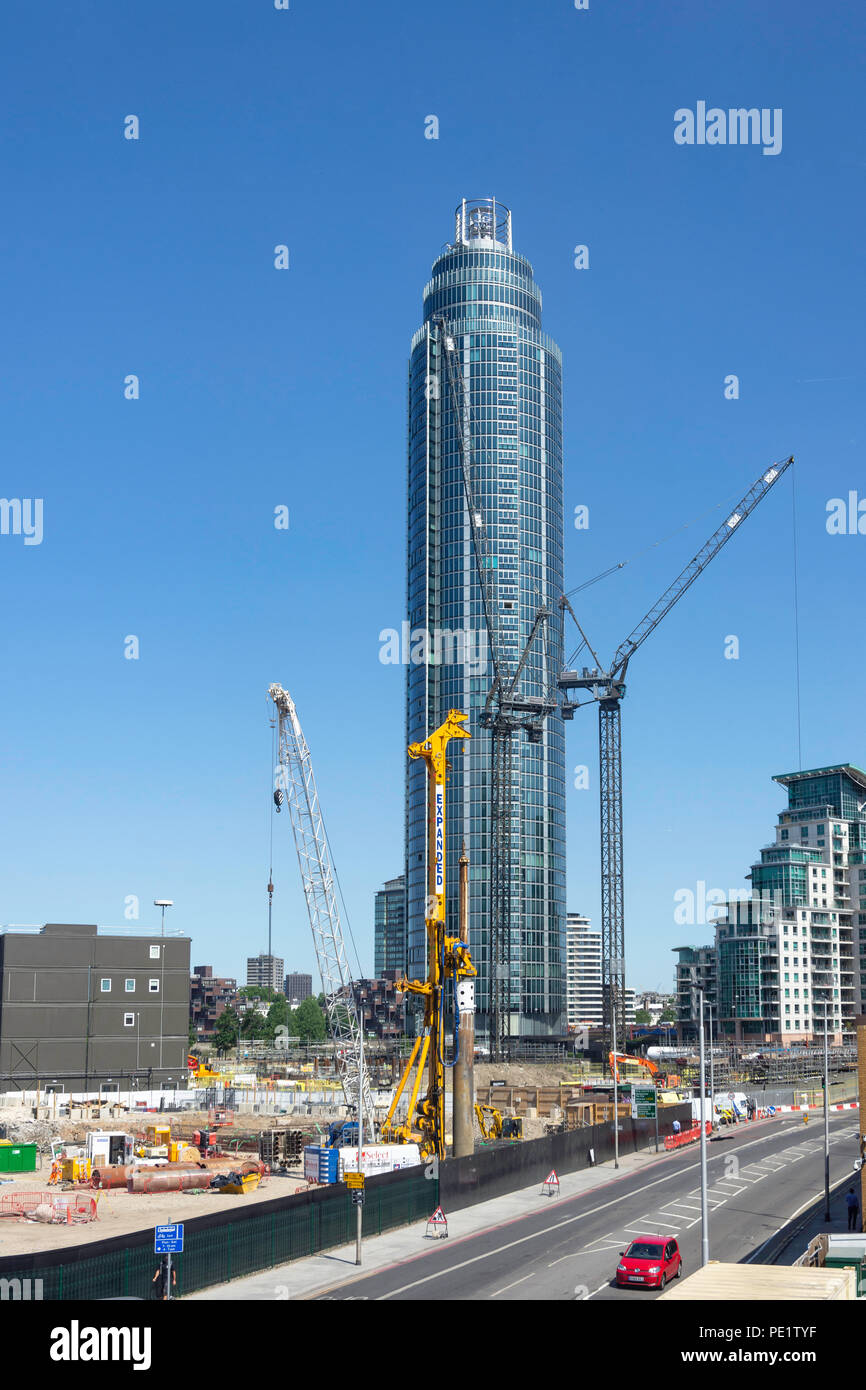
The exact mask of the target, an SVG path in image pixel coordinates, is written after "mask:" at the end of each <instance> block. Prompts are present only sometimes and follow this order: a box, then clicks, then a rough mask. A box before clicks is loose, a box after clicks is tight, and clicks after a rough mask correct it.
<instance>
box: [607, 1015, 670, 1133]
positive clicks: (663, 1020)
mask: <svg viewBox="0 0 866 1390" xmlns="http://www.w3.org/2000/svg"><path fill="white" fill-rule="evenodd" d="M676 1021H677V1014H676V1009H675V1008H674V1007H673V1005H672V1004H667V1005H666V1006H665V1008H664V1010H663V1011H662V1014H661V1016H660V1018H659V1023H676ZM611 1123H613V1121H611Z"/></svg>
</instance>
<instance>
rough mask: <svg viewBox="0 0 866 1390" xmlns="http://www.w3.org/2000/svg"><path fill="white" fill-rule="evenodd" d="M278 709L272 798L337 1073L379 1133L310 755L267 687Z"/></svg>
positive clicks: (285, 705) (287, 699)
mask: <svg viewBox="0 0 866 1390" xmlns="http://www.w3.org/2000/svg"><path fill="white" fill-rule="evenodd" d="M268 694H269V695H270V697H271V699H272V700H273V702H274V704H275V705H276V707H277V718H278V745H279V749H278V762H279V769H280V783H281V785H280V786H278V788H277V790H276V791H275V793H274V798H275V800H276V802H277V807H278V808H279V805H280V801H281V795H280V794H281V792H284V793H285V798H286V801H287V803H288V807H289V815H290V818H291V822H292V833H293V835H294V837H295V848H296V849H297V852H298V863H299V864H300V867H301V881H302V883H303V886H304V897H305V899H306V902H307V912H308V914H309V918H310V927H311V928H312V932H313V945H314V947H315V950H316V959H317V961H318V964H319V974H320V975H321V979H322V990H323V993H324V995H325V1013H326V1016H327V1020H328V1031H329V1032H330V1035H331V1037H332V1038H333V1040H334V1044H335V1054H336V1060H337V1068H338V1071H339V1075H340V1080H341V1081H342V1084H343V1094H344V1096H345V1099H346V1104H347V1106H349V1107H350V1109H357V1113H358V1115H359V1118H360V1117H363V1126H364V1132H365V1133H366V1134H367V1135H369V1136H370V1137H371V1138H372V1136H373V1135H374V1133H375V1129H374V1116H373V1100H372V1096H371V1093H370V1082H369V1078H368V1076H367V1073H366V1070H365V1068H364V1067H363V1066H362V1061H361V1056H362V1053H361V1024H360V1020H359V1017H358V1010H357V1006H356V1003H355V995H354V992H353V990H352V975H351V971H350V970H349V964H348V959H347V956H346V943H345V941H344V939H343V927H342V924H341V922H340V914H339V911H338V909H337V898H336V894H335V891H334V884H335V876H334V870H333V866H332V864H331V855H330V851H329V849H328V840H327V836H326V835H325V823H324V821H323V819H322V812H321V809H320V807H319V794H318V792H317V790H316V781H315V778H314V776H313V764H312V760H311V758H310V750H309V748H308V747H307V741H306V739H305V738H304V734H303V730H302V729H301V725H300V721H299V719H298V715H297V711H296V709H295V703H294V700H293V699H292V697H291V695H289V693H288V691H287V690H284V689H283V687H282V686H281V685H271V686H269V687H268Z"/></svg>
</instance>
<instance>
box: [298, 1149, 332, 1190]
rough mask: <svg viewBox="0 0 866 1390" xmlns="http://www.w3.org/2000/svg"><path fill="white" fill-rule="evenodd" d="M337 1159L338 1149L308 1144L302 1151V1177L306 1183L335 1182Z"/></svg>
mask: <svg viewBox="0 0 866 1390" xmlns="http://www.w3.org/2000/svg"><path fill="white" fill-rule="evenodd" d="M339 1159H340V1154H339V1150H338V1149H326V1148H322V1147H321V1146H320V1145H318V1144H308V1145H307V1147H306V1148H305V1149H304V1177H305V1178H306V1179H307V1181H308V1182H327V1183H330V1182H336V1181H337V1165H338V1163H339Z"/></svg>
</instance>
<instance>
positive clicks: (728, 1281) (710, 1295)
mask: <svg viewBox="0 0 866 1390" xmlns="http://www.w3.org/2000/svg"><path fill="white" fill-rule="evenodd" d="M856 1297H857V1278H856V1275H855V1272H854V1270H853V1269H816V1268H813V1267H811V1266H808V1265H747V1264H736V1265H732V1264H721V1263H720V1262H718V1261H716V1260H710V1262H709V1264H707V1265H704V1266H703V1268H702V1269H697V1270H695V1272H694V1274H689V1275H688V1276H687V1277H686V1278H685V1279H678V1280H677V1282H676V1283H675V1284H672V1285H668V1287H667V1288H666V1289H665V1291H664V1293H662V1294H660V1295H659V1298H658V1302H661V1301H662V1299H668V1300H670V1299H679V1300H685V1299H700V1300H702V1301H703V1300H709V1301H710V1302H728V1301H741V1302H742V1301H745V1302H749V1303H751V1302H758V1301H763V1300H766V1299H771V1300H772V1301H773V1302H779V1301H782V1300H793V1299H800V1298H805V1299H809V1300H810V1301H812V1302H817V1301H823V1300H839V1299H842V1300H849V1301H850V1300H853V1299H856Z"/></svg>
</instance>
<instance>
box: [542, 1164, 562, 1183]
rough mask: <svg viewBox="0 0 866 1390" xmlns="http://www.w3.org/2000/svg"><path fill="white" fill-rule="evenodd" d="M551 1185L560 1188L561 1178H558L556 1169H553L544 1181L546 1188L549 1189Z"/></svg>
mask: <svg viewBox="0 0 866 1390" xmlns="http://www.w3.org/2000/svg"><path fill="white" fill-rule="evenodd" d="M549 1184H552V1185H553V1186H555V1187H559V1178H558V1177H557V1176H556V1169H555V1168H551V1170H550V1172H549V1173H548V1175H547V1177H546V1178H545V1179H544V1186H545V1187H547V1186H548V1185H549Z"/></svg>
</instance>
